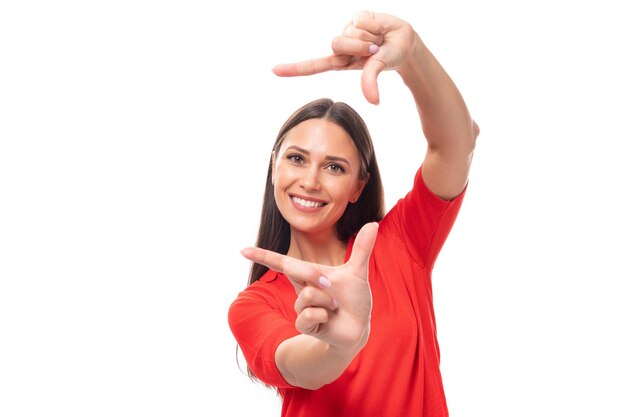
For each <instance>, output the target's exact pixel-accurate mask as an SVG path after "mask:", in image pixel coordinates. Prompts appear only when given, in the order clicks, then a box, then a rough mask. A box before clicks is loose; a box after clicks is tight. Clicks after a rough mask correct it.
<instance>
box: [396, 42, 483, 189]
mask: <svg viewBox="0 0 626 417" xmlns="http://www.w3.org/2000/svg"><path fill="white" fill-rule="evenodd" d="M411 38H412V41H411V46H410V49H409V53H408V55H407V59H405V60H404V61H403V62H402V64H401V65H400V66H399V67H398V69H397V72H398V73H399V74H400V76H401V77H402V80H403V81H404V83H405V84H406V85H407V87H408V88H409V90H411V93H412V94H413V98H414V99H415V104H416V106H417V110H418V112H419V115H420V120H421V123H422V129H423V132H424V136H425V137H426V140H427V142H428V149H427V151H426V157H425V159H424V163H423V166H422V175H423V177H424V182H425V183H426V185H427V186H428V188H429V189H430V190H431V191H433V193H435V194H436V195H438V196H439V197H441V198H442V199H444V200H451V199H453V198H454V197H456V196H457V195H459V194H460V193H461V192H462V191H463V189H464V188H465V185H466V184H467V178H468V174H469V169H470V164H471V162H472V155H473V152H474V147H475V145H476V138H477V137H478V133H479V130H478V125H477V124H476V123H475V122H474V121H473V120H472V118H471V116H470V114H469V111H468V110H467V107H466V106H465V102H464V101H463V97H461V93H460V92H459V90H458V89H457V88H456V86H455V85H454V82H453V81H452V79H451V78H450V77H449V76H448V74H447V73H446V71H445V70H444V69H443V67H442V66H441V65H440V64H439V62H438V61H437V59H436V58H435V57H434V56H433V54H432V53H431V52H430V51H429V50H428V48H427V47H426V45H424V43H423V42H422V40H421V39H420V38H419V36H418V35H417V33H415V32H413V33H412V36H411Z"/></svg>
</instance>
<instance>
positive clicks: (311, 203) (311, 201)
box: [289, 195, 328, 209]
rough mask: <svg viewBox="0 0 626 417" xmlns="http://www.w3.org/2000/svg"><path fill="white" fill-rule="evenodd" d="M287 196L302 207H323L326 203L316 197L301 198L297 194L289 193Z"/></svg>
mask: <svg viewBox="0 0 626 417" xmlns="http://www.w3.org/2000/svg"><path fill="white" fill-rule="evenodd" d="M289 198H290V199H291V201H293V203H294V204H296V205H297V206H300V207H303V208H309V209H314V208H319V207H324V206H325V205H327V204H328V203H327V202H325V201H322V200H318V199H315V198H303V197H299V196H295V195H290V196H289Z"/></svg>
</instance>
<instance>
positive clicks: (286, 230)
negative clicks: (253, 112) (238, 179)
mask: <svg viewBox="0 0 626 417" xmlns="http://www.w3.org/2000/svg"><path fill="white" fill-rule="evenodd" d="M310 119H324V120H328V121H330V122H333V123H335V124H337V125H339V126H340V127H341V128H343V130H345V131H346V133H348V135H349V136H350V138H352V140H353V141H354V144H355V145H356V149H357V151H358V153H359V158H360V161H361V166H360V169H359V178H360V179H365V178H367V176H368V174H369V180H368V181H367V183H366V184H365V187H364V188H363V191H362V192H361V195H360V197H359V199H358V200H357V201H356V202H355V203H349V204H348V206H347V207H346V211H345V212H344V213H343V215H342V216H341V218H340V219H339V220H338V221H337V225H336V231H337V236H338V237H339V239H341V240H342V241H344V242H347V241H348V239H350V237H351V236H352V235H353V234H355V233H356V232H358V231H359V229H360V228H361V227H362V226H363V225H365V224H366V223H369V222H373V221H376V222H377V221H380V220H382V218H383V216H384V214H385V202H384V194H383V186H382V183H381V179H380V171H379V169H378V164H377V162H376V155H375V153H374V146H373V144H372V139H371V137H370V134H369V131H368V129H367V126H366V125H365V122H364V121H363V119H362V118H361V116H359V114H358V113H357V112H356V111H355V110H354V109H353V108H352V107H350V106H348V105H347V104H345V103H341V102H337V103H335V102H334V101H332V100H330V99H327V98H323V99H319V100H315V101H312V102H310V103H308V104H305V105H304V106H302V107H300V108H299V109H298V110H296V111H295V112H294V113H293V114H292V115H291V117H289V119H287V121H286V122H285V124H284V125H283V127H282V128H281V129H280V131H279V132H278V136H277V137H276V142H275V143H274V147H273V148H272V155H278V151H279V150H280V147H281V145H282V143H283V141H284V139H285V135H286V134H287V132H289V131H290V130H291V129H293V128H294V127H295V126H297V125H298V124H300V123H302V122H304V121H306V120H310ZM290 241H291V229H290V226H289V223H287V221H286V220H285V218H284V217H283V216H282V214H281V213H280V211H279V210H278V206H277V205H276V200H275V199H274V185H273V184H272V156H270V161H269V164H268V168H267V179H266V182H265V194H264V196H263V207H262V209H261V222H260V225H259V234H258V236H257V241H256V246H257V247H259V248H263V249H268V250H271V251H274V252H278V253H282V254H286V253H287V251H288V250H289V244H290ZM267 269H268V268H267V267H266V266H264V265H261V264H257V263H253V264H252V267H251V269H250V277H249V279H248V284H249V285H250V284H252V283H254V282H255V281H258V280H259V278H261V277H262V276H263V274H265V273H266V272H267Z"/></svg>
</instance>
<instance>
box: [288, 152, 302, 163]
mask: <svg viewBox="0 0 626 417" xmlns="http://www.w3.org/2000/svg"><path fill="white" fill-rule="evenodd" d="M287 159H289V160H290V161H291V162H295V163H296V164H301V163H303V162H304V158H303V157H302V155H300V154H297V153H292V154H291V155H287Z"/></svg>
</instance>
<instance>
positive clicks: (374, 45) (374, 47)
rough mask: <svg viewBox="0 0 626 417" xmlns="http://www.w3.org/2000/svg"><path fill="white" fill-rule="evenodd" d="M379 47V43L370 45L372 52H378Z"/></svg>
mask: <svg viewBox="0 0 626 417" xmlns="http://www.w3.org/2000/svg"><path fill="white" fill-rule="evenodd" d="M378 49H379V48H378V45H376V44H375V43H373V44H371V45H370V47H369V51H370V54H375V53H376V52H378Z"/></svg>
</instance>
